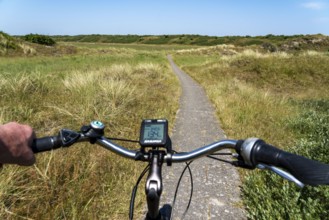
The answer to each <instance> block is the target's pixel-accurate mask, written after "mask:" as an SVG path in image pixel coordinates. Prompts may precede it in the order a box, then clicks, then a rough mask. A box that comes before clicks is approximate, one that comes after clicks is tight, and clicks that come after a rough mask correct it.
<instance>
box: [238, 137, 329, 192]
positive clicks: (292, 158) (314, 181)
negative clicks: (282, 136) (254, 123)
mask: <svg viewBox="0 0 329 220" xmlns="http://www.w3.org/2000/svg"><path fill="white" fill-rule="evenodd" d="M237 148H238V149H237V151H240V152H241V156H242V157H243V158H244V160H245V162H246V163H247V164H248V165H250V166H256V165H257V164H260V163H265V164H270V165H274V166H278V167H282V168H284V169H286V170H288V171H289V172H290V173H291V174H292V175H293V176H295V177H296V178H297V179H298V180H300V181H301V182H303V183H305V184H308V185H313V186H316V185H326V184H329V165H328V164H323V163H320V162H318V161H314V160H311V159H308V158H305V157H303V156H299V155H296V154H292V153H289V152H285V151H283V150H280V149H278V148H276V147H274V146H272V145H269V144H266V143H265V142H264V141H263V140H260V139H256V138H251V139H247V140H246V141H245V142H243V143H242V145H241V146H238V147H237Z"/></svg>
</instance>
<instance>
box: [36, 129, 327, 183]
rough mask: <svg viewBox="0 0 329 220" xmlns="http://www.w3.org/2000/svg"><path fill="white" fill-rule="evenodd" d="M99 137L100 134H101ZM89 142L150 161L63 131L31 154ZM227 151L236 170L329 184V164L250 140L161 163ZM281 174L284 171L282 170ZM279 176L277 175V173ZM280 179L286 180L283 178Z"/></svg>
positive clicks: (98, 139)
mask: <svg viewBox="0 0 329 220" xmlns="http://www.w3.org/2000/svg"><path fill="white" fill-rule="evenodd" d="M101 134H102V133H101ZM83 141H89V142H91V143H96V144H98V145H100V146H102V147H104V148H106V149H108V150H110V151H112V152H114V153H116V154H119V155H120V156H123V157H126V158H129V159H133V160H140V161H149V160H150V155H149V154H148V153H141V151H135V150H129V149H127V148H125V147H122V146H120V145H118V144H115V143H113V142H111V141H110V140H108V139H107V138H105V137H103V136H102V135H98V136H97V135H94V133H91V134H90V132H89V133H88V134H87V133H78V132H74V131H71V130H66V129H63V130H61V131H60V133H59V135H57V136H50V137H43V138H40V139H36V140H35V141H34V142H33V145H32V150H33V152H34V153H39V152H44V151H49V150H53V149H57V148H60V147H68V146H71V145H72V144H74V143H77V142H83ZM225 148H229V149H235V150H236V152H237V153H238V155H239V157H238V163H235V164H234V165H237V166H239V167H243V168H249V169H254V168H256V167H257V165H259V164H265V165H270V166H277V167H281V168H283V169H286V170H287V171H288V172H289V173H291V174H292V175H293V176H294V177H296V178H297V179H298V180H299V181H301V182H302V183H304V184H309V185H313V186H316V185H328V184H329V165H328V164H323V163H320V162H318V161H314V160H310V159H308V158H305V157H303V156H299V155H296V154H292V153H288V152H285V151H283V150H280V149H278V148H276V147H274V146H272V145H269V144H266V143H265V142H264V141H263V140H261V139H257V138H249V139H246V140H241V141H236V140H221V141H218V142H215V143H213V144H210V145H207V146H204V147H201V148H197V149H195V150H193V151H190V152H184V153H175V154H172V153H171V152H167V154H165V155H164V158H163V161H164V162H170V163H171V162H172V163H181V162H187V161H191V160H194V159H197V158H199V157H202V156H207V155H210V154H212V153H214V152H216V151H220V150H222V149H225ZM283 172H284V171H283ZM279 175H280V174H279ZM283 177H285V176H284V175H283Z"/></svg>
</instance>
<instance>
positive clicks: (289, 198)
mask: <svg viewBox="0 0 329 220" xmlns="http://www.w3.org/2000/svg"><path fill="white" fill-rule="evenodd" d="M227 49H228V48H223V47H220V48H211V50H208V51H207V50H206V49H205V51H203V52H200V49H197V50H189V51H186V52H184V51H180V52H179V53H176V54H175V56H174V58H175V61H176V62H177V63H178V64H179V65H180V66H182V67H183V69H184V70H185V71H186V72H187V73H189V74H190V75H191V76H192V77H193V78H194V79H196V80H197V81H198V82H200V83H201V84H202V85H203V87H204V88H205V90H206V92H207V94H208V96H209V97H210V99H211V100H212V102H213V103H214V105H215V107H216V110H217V116H218V118H219V119H220V121H221V123H222V126H223V129H224V131H225V132H226V134H227V136H228V137H229V138H235V139H244V138H247V137H259V138H262V139H264V140H265V141H267V142H268V143H271V144H273V145H276V146H278V147H280V148H283V149H286V150H288V151H292V152H297V153H298V154H301V155H304V156H307V157H310V158H312V159H316V160H319V161H322V162H325V163H329V157H328V155H329V148H328V147H329V142H328V140H329V132H328V130H329V123H328V103H329V87H328V82H329V56H328V54H327V53H320V52H300V53H297V54H287V53H265V54H264V53H260V52H257V51H255V50H250V49H249V50H241V48H236V49H235V48H234V47H230V48H229V49H230V50H232V51H233V52H232V53H229V54H225V53H224V52H225V50H226V51H227ZM241 174H242V176H241V177H242V180H243V187H242V189H243V198H244V204H245V206H246V208H247V210H248V216H249V218H251V219H327V218H328V204H329V189H328V187H317V188H311V187H306V188H304V189H303V190H300V189H298V188H297V187H296V186H295V185H294V184H292V183H289V182H288V181H286V180H282V179H281V178H280V177H278V176H276V175H275V174H272V173H270V172H264V171H252V172H244V171H243V172H241Z"/></svg>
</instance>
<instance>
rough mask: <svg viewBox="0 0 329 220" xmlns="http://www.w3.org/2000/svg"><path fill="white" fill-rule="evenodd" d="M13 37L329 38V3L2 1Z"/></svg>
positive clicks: (5, 27) (0, 10)
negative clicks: (314, 35) (236, 36)
mask: <svg viewBox="0 0 329 220" xmlns="http://www.w3.org/2000/svg"><path fill="white" fill-rule="evenodd" d="M0 30H2V31H4V32H7V33H9V34H12V35H23V34H29V33H38V34H49V35H78V34H141V35H148V34H152V35H158V34H200V35H211V36H227V35H243V36H244V35H251V36H255V35H267V34H276V35H280V34H284V35H293V34H317V33H322V34H325V35H329V0H305V1H303V0H302V1H300V0H139V1H137V0H136V1H133V0H115V1H112V0H85V1H83V0H0Z"/></svg>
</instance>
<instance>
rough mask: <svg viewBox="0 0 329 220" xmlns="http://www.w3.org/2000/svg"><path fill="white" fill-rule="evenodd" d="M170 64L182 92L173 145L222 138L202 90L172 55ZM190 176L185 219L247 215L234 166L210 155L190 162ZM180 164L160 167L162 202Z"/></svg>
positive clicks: (179, 206) (183, 197) (184, 186)
mask: <svg viewBox="0 0 329 220" xmlns="http://www.w3.org/2000/svg"><path fill="white" fill-rule="evenodd" d="M168 60H169V62H170V65H171V67H172V69H173V71H174V72H175V74H176V75H177V76H178V78H179V80H180V83H181V87H182V96H181V98H180V109H179V111H178V113H177V116H176V117H177V118H176V124H175V126H174V131H173V134H172V144H173V148H174V149H175V150H177V151H190V150H192V149H195V148H197V147H200V146H204V145H207V144H210V143H213V142H215V141H217V140H220V139H224V138H225V134H224V133H223V131H222V130H221V128H220V125H219V123H218V121H217V119H216V117H215V111H214V108H213V107H212V105H211V103H210V102H209V100H208V98H207V96H206V94H205V92H204V90H203V89H202V88H201V86H200V85H199V84H197V83H196V82H195V81H194V80H193V79H192V78H191V77H190V76H188V75H187V74H185V73H184V72H183V71H182V70H180V69H179V68H178V67H177V66H176V65H175V63H174V62H173V61H172V59H171V57H170V56H168ZM190 167H191V169H192V176H193V180H194V181H193V184H194V186H193V188H194V192H193V198H192V203H191V205H190V208H189V211H188V212H187V214H186V216H185V218H184V219H198V220H199V219H246V217H245V211H244V210H243V209H242V208H241V207H242V205H241V204H242V203H241V199H240V187H239V186H240V179H239V174H238V172H237V170H236V168H235V167H233V166H231V165H229V164H225V163H222V162H219V161H216V160H212V159H209V158H202V159H198V160H196V161H194V162H193V163H192V164H191V165H190ZM183 169H184V165H183V164H173V166H172V167H166V166H164V167H163V172H162V174H163V186H164V187H163V188H164V191H163V194H162V204H161V206H163V205H165V204H171V203H172V200H173V198H174V193H175V189H176V184H177V182H178V178H179V176H180V174H181V171H182V170H183ZM190 188H191V184H190V177H189V174H188V172H186V174H185V176H184V177H183V179H182V182H181V185H180V188H179V190H178V195H177V200H176V205H175V207H174V210H173V216H174V218H173V219H181V218H182V215H183V213H184V211H185V209H186V206H187V204H188V200H189V195H190Z"/></svg>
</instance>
